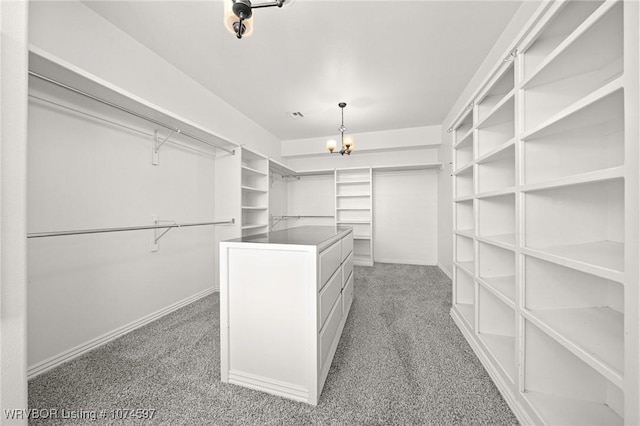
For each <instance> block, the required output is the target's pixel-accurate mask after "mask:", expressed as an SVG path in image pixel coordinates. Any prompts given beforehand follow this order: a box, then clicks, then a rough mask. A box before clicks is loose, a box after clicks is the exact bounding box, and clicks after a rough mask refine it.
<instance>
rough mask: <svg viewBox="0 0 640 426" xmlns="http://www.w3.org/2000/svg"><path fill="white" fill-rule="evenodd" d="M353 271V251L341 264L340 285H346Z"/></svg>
mask: <svg viewBox="0 0 640 426" xmlns="http://www.w3.org/2000/svg"><path fill="white" fill-rule="evenodd" d="M352 272H353V253H351V254H350V255H349V257H347V260H345V261H344V263H343V264H342V286H343V287H345V286H346V285H347V280H348V279H349V277H350V276H351V273H352Z"/></svg>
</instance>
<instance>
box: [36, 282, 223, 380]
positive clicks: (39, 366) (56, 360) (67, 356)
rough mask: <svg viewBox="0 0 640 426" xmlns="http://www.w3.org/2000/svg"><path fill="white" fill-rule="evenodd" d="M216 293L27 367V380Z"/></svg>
mask: <svg viewBox="0 0 640 426" xmlns="http://www.w3.org/2000/svg"><path fill="white" fill-rule="evenodd" d="M215 291H216V289H215V288H213V287H212V288H208V289H206V290H204V291H201V292H200V293H196V294H194V295H193V296H190V297H187V298H186V299H183V300H180V301H179V302H176V303H174V304H172V305H169V306H167V307H166V308H162V309H160V310H158V311H155V312H153V313H151V314H149V315H146V316H144V317H142V318H140V319H138V320H136V321H133V322H130V323H129V324H126V325H124V326H122V327H119V328H116V329H115V330H113V331H110V332H108V333H105V334H103V335H101V336H98V337H96V338H95V339H91V340H89V341H88V342H85V343H82V344H80V345H78V346H76V347H73V348H71V349H69V350H66V351H64V352H61V353H59V354H57V355H54V356H52V357H50V358H47V359H45V360H44V361H40V362H38V363H36V364H34V365H31V366H29V368H28V369H27V379H29V380H30V379H33V378H34V377H36V376H38V375H40V374H42V373H44V372H45V371H49V370H51V369H52V368H55V367H57V366H59V365H61V364H63V363H65V362H67V361H70V360H72V359H74V358H77V357H79V356H80V355H83V354H85V353H87V352H89V351H92V350H94V349H96V348H97V347H100V346H102V345H104V344H106V343H109V342H111V341H112V340H115V339H117V338H118V337H121V336H124V335H125V334H127V333H130V332H132V331H133V330H135V329H136V328H140V327H142V326H144V325H147V324H149V323H151V322H153V321H155V320H157V319H159V318H161V317H163V316H165V315H167V314H170V313H171V312H174V311H176V310H178V309H180V308H182V307H184V306H186V305H189V304H191V303H193V302H195V301H196V300H199V299H202V298H203V297H206V296H208V295H210V294H212V293H214V292H215Z"/></svg>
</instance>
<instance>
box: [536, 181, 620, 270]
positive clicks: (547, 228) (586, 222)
mask: <svg viewBox="0 0 640 426" xmlns="http://www.w3.org/2000/svg"><path fill="white" fill-rule="evenodd" d="M624 228H625V227H624V181H623V180H622V179H613V180H608V181H602V182H591V183H587V184H581V185H571V186H563V187H559V188H553V189H545V190H540V191H532V192H527V193H526V195H525V246H526V247H528V248H534V249H539V250H540V251H542V252H544V253H546V254H549V255H551V256H554V257H558V258H564V259H571V260H575V261H578V262H580V263H581V264H587V265H590V266H594V267H596V268H604V269H608V270H613V271H623V270H624V234H625V233H624Z"/></svg>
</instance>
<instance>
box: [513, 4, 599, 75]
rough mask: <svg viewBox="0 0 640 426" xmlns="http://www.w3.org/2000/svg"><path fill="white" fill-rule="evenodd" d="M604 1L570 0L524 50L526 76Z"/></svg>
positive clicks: (531, 73)
mask: <svg viewBox="0 0 640 426" xmlns="http://www.w3.org/2000/svg"><path fill="white" fill-rule="evenodd" d="M602 3H604V2H603V1H595V0H594V1H569V2H565V3H564V5H563V9H562V10H561V11H560V12H559V13H558V14H557V15H556V16H555V17H554V18H553V19H552V20H551V22H550V23H549V24H548V25H547V26H546V27H545V29H544V30H543V31H542V32H541V33H540V34H538V36H537V37H536V39H535V41H534V42H533V43H532V44H531V45H529V46H528V47H527V48H526V49H525V50H524V60H523V61H522V62H523V65H524V77H525V79H526V78H529V77H530V76H531V75H533V73H534V72H535V71H536V70H537V69H538V67H539V66H540V65H541V64H542V63H543V62H544V60H545V59H547V58H548V57H549V54H551V53H552V52H553V51H554V50H555V49H556V48H557V47H558V46H560V44H562V43H563V42H564V41H565V39H566V38H567V37H568V36H569V35H570V34H571V33H573V32H574V31H575V30H576V28H578V27H579V26H580V25H581V24H582V23H583V21H584V20H585V19H586V18H588V17H589V16H590V15H591V14H592V13H593V12H595V10H596V9H598V7H600V6H601V5H602Z"/></svg>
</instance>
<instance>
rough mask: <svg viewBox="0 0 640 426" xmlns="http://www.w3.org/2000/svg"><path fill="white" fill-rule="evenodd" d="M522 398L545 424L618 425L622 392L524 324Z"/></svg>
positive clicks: (543, 334)
mask: <svg viewBox="0 0 640 426" xmlns="http://www.w3.org/2000/svg"><path fill="white" fill-rule="evenodd" d="M525 359H526V363H525V370H524V388H525V390H524V397H525V398H526V399H527V400H528V401H529V403H530V404H531V406H532V407H533V408H534V409H535V410H536V411H537V413H538V415H539V417H540V418H541V419H542V420H543V421H544V423H545V424H556V425H594V426H595V425H622V424H624V420H623V413H624V396H623V392H622V390H621V389H620V388H619V387H617V386H616V385H615V384H613V383H611V381H609V380H607V379H606V378H605V377H603V376H602V375H601V374H599V373H598V372H597V371H595V370H594V369H593V368H591V367H590V366H589V365H587V364H585V363H584V362H583V361H582V360H580V359H579V358H577V357H576V356H575V355H573V354H572V353H571V352H569V351H568V350H567V349H566V348H564V347H563V346H561V345H560V344H558V343H557V342H556V341H554V340H553V339H551V338H550V337H549V336H548V335H546V334H545V333H544V332H543V331H542V330H540V329H539V328H537V327H536V326H534V325H533V324H532V323H531V322H529V321H526V322H525Z"/></svg>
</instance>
